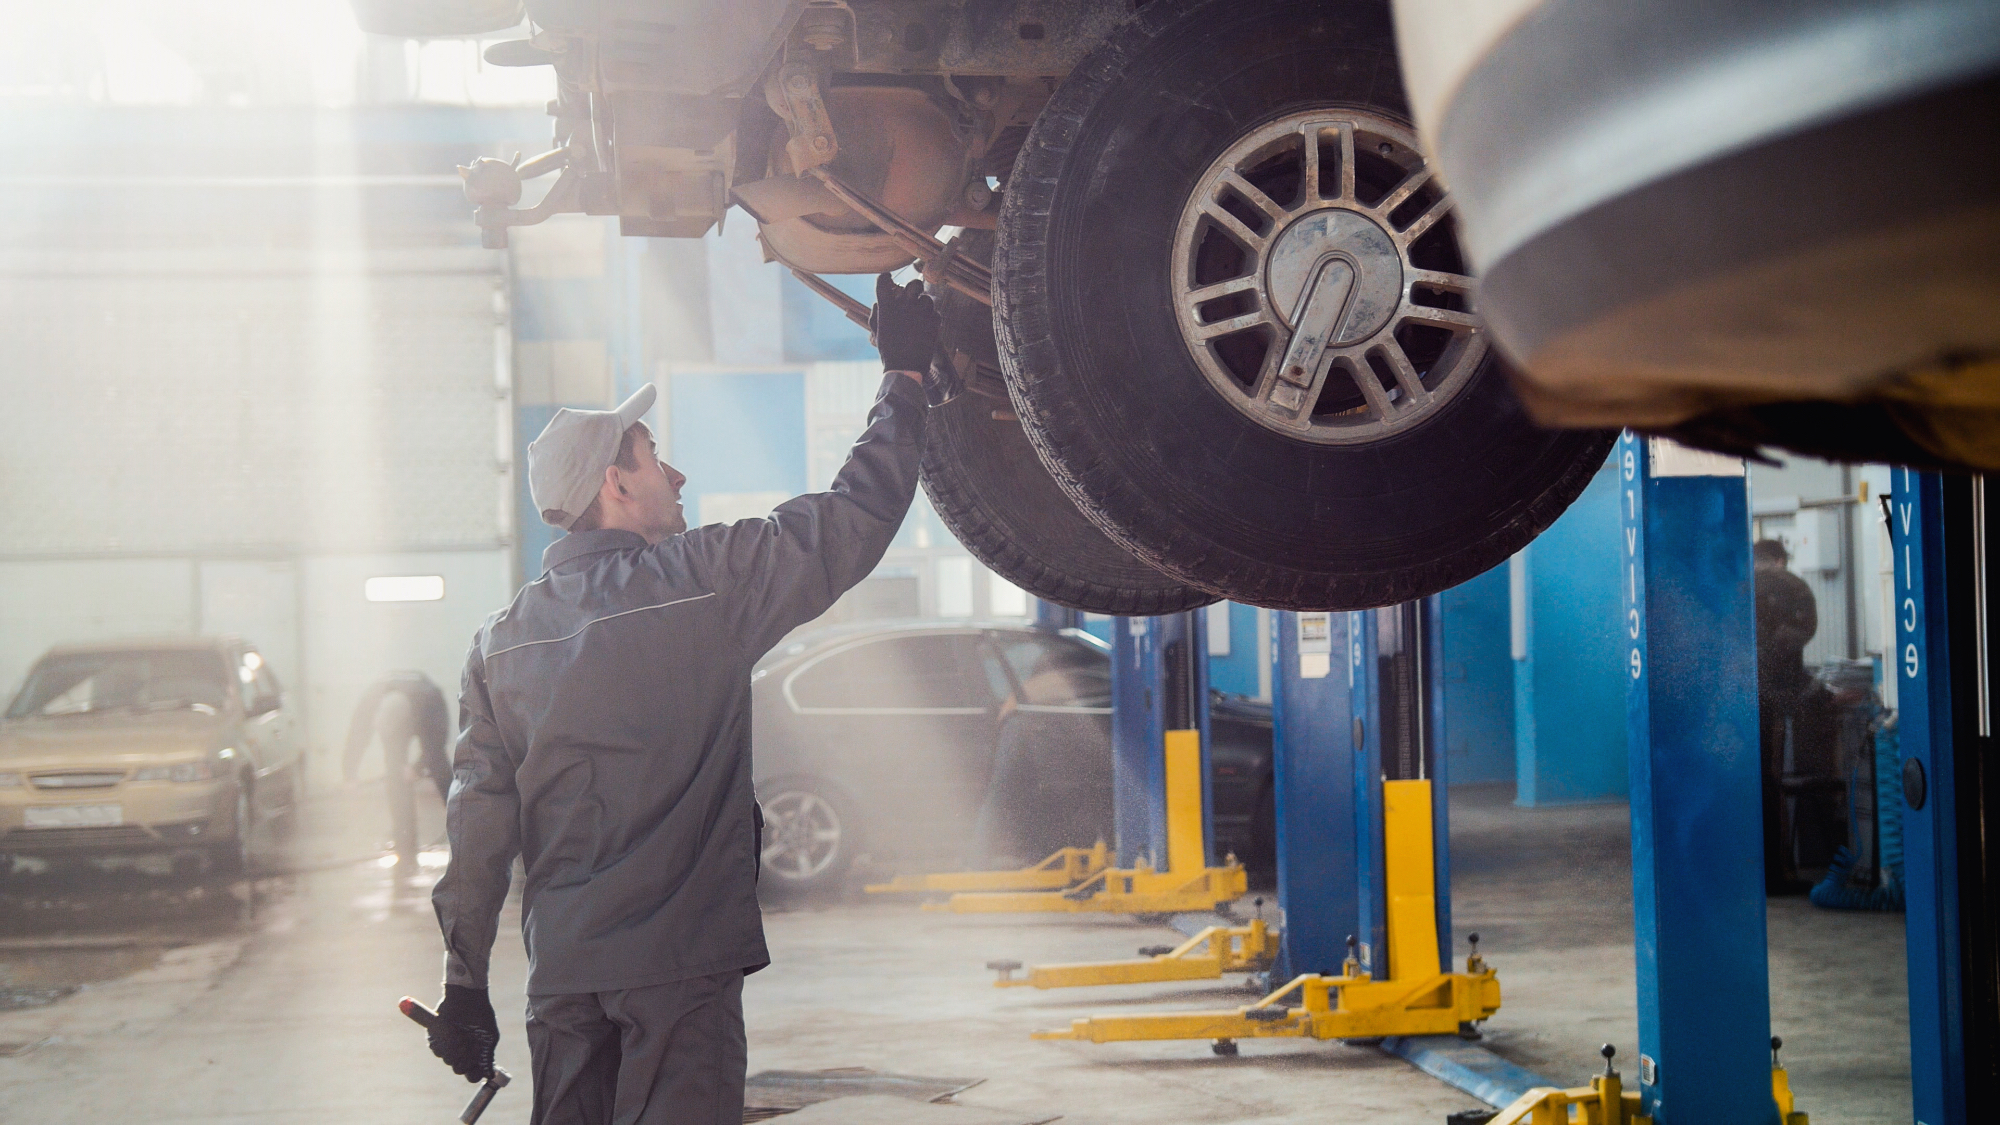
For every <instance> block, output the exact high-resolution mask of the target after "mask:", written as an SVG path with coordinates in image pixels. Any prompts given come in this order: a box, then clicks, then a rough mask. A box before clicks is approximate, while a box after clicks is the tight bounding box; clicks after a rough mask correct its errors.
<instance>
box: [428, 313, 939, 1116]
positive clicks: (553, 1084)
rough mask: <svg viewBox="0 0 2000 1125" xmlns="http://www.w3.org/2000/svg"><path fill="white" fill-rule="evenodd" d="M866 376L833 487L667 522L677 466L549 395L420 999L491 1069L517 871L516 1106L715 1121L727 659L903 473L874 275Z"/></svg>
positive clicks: (840, 580) (920, 400) (736, 989)
mask: <svg viewBox="0 0 2000 1125" xmlns="http://www.w3.org/2000/svg"><path fill="white" fill-rule="evenodd" d="M874 321H875V339H876V343H877V346H878V347H879V348H880V349H881V353H882V366H883V368H884V370H885V372H886V378H885V379H884V381H883V384H882V389H881V391H880V393H879V395H878V397H877V398H876V400H875V406H874V409H873V410H872V411H871V412H870V414H869V423H868V428H867V430H865V431H864V432H863V433H862V435H861V438H860V440H859V441H857V442H856V443H855V445H854V449H853V452H852V453H851V454H850V455H849V456H848V459H847V464H846V465H845V466H844V467H843V468H842V469H841V470H840V472H839V474H838V475H837V476H836V477H835V478H834V481H833V487H832V489H831V490H830V491H827V492H821V493H814V494H810V495H806V496H800V497H798V498H796V499H793V500H790V501H787V502H786V503H784V504H780V505H779V506H778V507H777V509H776V510H774V511H773V512H772V513H771V514H770V516H769V517H768V518H765V519H752V520H743V521H741V522H739V523H735V524H730V525H727V526H724V525H719V524H717V525H710V526H707V527H699V528H695V529H694V530H692V531H690V530H688V529H687V522H686V519H685V518H684V516H683V514H682V509H681V503H680V496H681V486H682V485H683V484H684V483H686V478H685V477H683V476H682V475H681V474H680V473H678V472H676V471H675V470H674V469H673V468H672V467H670V466H669V465H667V463H666V462H664V461H661V460H659V459H658V457H657V456H656V454H655V451H654V443H653V437H652V434H651V433H650V432H649V431H648V430H647V429H646V427H645V425H644V424H642V423H640V422H639V418H640V416H641V415H643V414H645V413H646V411H647V409H648V408H649V407H650V406H651V405H652V403H653V398H654V394H655V392H654V389H653V387H652V386H650V385H647V386H644V387H641V388H640V389H639V391H638V393H637V394H634V395H633V396H632V397H631V398H630V399H628V400H627V401H626V402H625V403H624V405H622V406H620V407H619V408H618V409H617V410H615V411H603V410H591V411H580V410H567V409H566V410H561V411H558V412H557V414H556V416H555V418H554V419H552V420H551V421H550V422H549V424H548V427H547V428H546V429H544V430H543V431H542V433H541V436H540V437H538V438H536V439H535V441H534V443H533V444H532V445H530V446H529V447H528V481H529V488H530V491H531V492H532V493H533V495H534V500H535V506H536V508H537V509H538V510H540V511H541V513H542V518H543V519H544V520H546V521H547V522H549V523H551V524H554V525H555V526H557V527H560V528H562V529H564V530H565V531H567V532H568V534H567V535H566V536H564V537H563V538H561V539H559V540H557V541H556V542H555V543H554V544H552V545H551V546H550V547H549V549H548V550H547V551H546V552H544V553H543V556H542V563H543V573H542V575H541V576H540V577H539V578H537V579H535V580H534V581H533V582H530V583H528V584H527V585H526V586H524V587H522V589H521V591H520V593H518V594H516V595H515V597H514V601H513V603H512V604H510V605H509V606H508V607H507V608H506V609H504V610H501V611H500V612H498V613H496V614H494V615H493V616H492V617H490V618H488V619H487V621H486V624H485V625H483V626H482V627H481V628H480V630H479V632H478V634H477V635H476V636H475V637H474V638H473V643H472V651H471V653H470V655H469V656H468V657H467V658H466V665H465V676H464V685H463V687H462V689H461V694H460V699H459V716H460V719H459V735H458V746H457V751H456V755H455V757H454V760H453V767H454V770H455V773H454V776H453V781H452V788H451V799H450V801H449V803H448V806H447V812H446V828H447V833H448V835H449V836H450V840H451V861H450V865H449V866H448V867H447V868H446V869H445V873H444V877H443V878H442V879H440V880H439V881H438V884H437V887H436V888H435V890H434V891H433V893H432V896H431V897H432V902H433V904H434V905H435V907H436V909H437V916H438V924H439V926H440V928H441V929H442V930H443V932H444V942H445V987H444V992H445V995H444V1000H443V1002H442V1003H441V1004H439V1006H438V1015H439V1016H440V1017H442V1018H441V1020H440V1023H439V1026H438V1028H437V1029H436V1030H434V1031H433V1032H432V1035H431V1049H432V1050H433V1051H434V1052H436V1053H437V1055H438V1056H439V1057H440V1058H442V1059H444V1060H445V1061H446V1062H447V1063H448V1064H450V1066H451V1068H452V1069H453V1070H454V1071H456V1072H457V1073H459V1074H462V1075H464V1076H465V1077H466V1078H467V1079H468V1080H469V1081H478V1080H481V1079H483V1078H485V1077H486V1075H487V1074H488V1073H490V1072H491V1070H492V1068H493V1049H494V1045H495V1044H496V1043H498V1041H499V1028H498V1024H497V1023H496V1021H495V1019H494V1015H493V1007H492V1004H491V1003H490V1002H489V1000H488V998H487V990H486V985H487V964H488V957H489V955H490V953H491V950H492V946H493V939H494V931H495V929H496V927H497V926H498V922H499V914H500V907H501V903H502V901H503V900H504V899H505V898H506V896H507V886H508V880H509V875H510V870H511V867H512V864H513V862H514V858H515V856H516V855H517V854H518V855H519V857H520V859H521V863H522V866H523V868H524V870H525V872H526V878H525V881H524V884H523V887H522V892H521V919H522V921H521V928H522V936H523V938H524V939H525V941H526V943H527V947H528V1029H527V1030H528V1048H529V1051H530V1053H531V1055H532V1057H533V1074H534V1110H533V1118H532V1120H533V1122H534V1125H558V1123H561V1125H570V1123H579V1125H581V1123H593V1125H595V1123H603V1122H610V1121H612V1120H613V1119H614V1118H615V1119H616V1120H617V1121H618V1122H619V1123H620V1125H651V1123H665V1122H673V1123H675V1125H737V1122H739V1121H741V1120H742V1113H743V1084H744V1067H745V1062H746V1054H745V1043H744V1034H743V978H744V976H745V975H746V974H748V973H752V972H755V971H757V970H758V969H760V968H762V967H763V966H764V965H766V964H767V963H769V961H770V955H769V953H767V952H766V951H765V946H764V929H763V918H762V915H761V914H760V913H759V911H758V907H757V868H758V863H759V855H760V852H761V850H762V841H761V836H762V830H763V819H762V816H761V814H760V813H759V811H758V809H757V803H756V800H755V798H754V796H753V794H752V792H751V786H750V780H751V770H750V671H751V667H752V665H754V664H755V663H756V661H757V659H758V657H760V656H762V655H763V654H764V652H765V651H766V650H767V649H769V648H770V647H771V646H772V645H774V644H776V643H777V642H778V640H779V639H780V638H782V637H783V636H784V635H785V634H786V633H787V632H789V631H790V630H792V629H793V628H795V627H797V626H799V625H801V624H804V623H805V622H807V621H810V620H812V619H813V618H815V617H818V616H819V615H820V614H821V613H823V612H825V611H826V609H827V608H828V607H830V606H831V605H832V604H833V602H834V599H836V598H838V597H839V596H840V595H841V594H842V593H844V592H845V591H846V590H847V589H848V588H849V587H851V586H853V585H854V584H855V583H857V582H859V581H860V580H861V579H862V578H864V577H866V576H867V575H868V573H869V572H870V571H871V570H873V569H874V567H875V564H876V563H877V562H878V561H879V560H880V559H881V557H882V553H883V551H885V550H886V549H887V548H888V546H889V542H890V540H891V539H892V538H893V537H894V536H895V534H896V530H897V528H898V527H899V526H900V525H901V524H902V521H903V516H904V513H905V512H907V511H908V509H909V506H910V499H911V496H912V495H913V494H914V492H915V490H916V486H917V460H918V455H919V453H920V451H921V449H922V446H923V431H924V422H925V409H926V408H925V404H924V394H923V388H922V384H921V379H922V375H921V373H922V372H923V371H926V370H927V369H928V368H929V366H930V361H931V356H932V352H933V351H934V350H935V348H936V344H937V314H936V313H935V311H933V309H932V308H931V303H930V299H929V298H927V297H925V296H923V294H922V291H921V286H920V285H919V284H917V283H912V284H911V285H910V287H909V288H908V289H901V288H898V287H897V286H895V285H894V284H892V283H891V282H890V281H889V278H888V276H887V275H886V274H885V275H883V276H882V277H881V278H879V279H878V280H877V282H876V305H875V316H874Z"/></svg>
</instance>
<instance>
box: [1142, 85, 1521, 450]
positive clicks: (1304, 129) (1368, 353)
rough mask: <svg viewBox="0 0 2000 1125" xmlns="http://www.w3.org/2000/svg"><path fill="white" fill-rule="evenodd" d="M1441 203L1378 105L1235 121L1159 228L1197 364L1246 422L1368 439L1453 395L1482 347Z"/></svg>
mask: <svg viewBox="0 0 2000 1125" xmlns="http://www.w3.org/2000/svg"><path fill="white" fill-rule="evenodd" d="M1449 212H1450V201H1449V199H1448V198H1447V197H1446V195H1445V193H1444V191H1443V189H1442V188H1441V187H1440V186H1439V185H1438V184H1437V182H1436V181H1435V179H1434V178H1433V177H1432V176H1431V174H1430V171H1429V169H1428V168H1427V167H1426V166H1425V163H1424V156H1423V153H1422V151H1421V150H1420V149H1419V148H1418V147H1417V143H1416V138H1415V136H1414V135H1413V134H1411V132H1410V131H1409V129H1408V128H1407V127H1406V126H1403V125H1401V124H1399V123H1397V122H1395V121H1392V120H1390V119H1388V118H1384V117H1380V116H1377V115H1374V114H1371V113H1366V112H1361V111H1353V110H1316V111H1303V112H1299V113H1294V114H1291V115H1290V116H1287V117H1284V118H1281V119H1279V120H1277V121H1273V122H1271V123H1269V124H1267V125H1263V126H1261V127H1259V128H1257V129H1255V130H1252V131H1251V132H1249V133H1247V134H1245V135H1244V136H1243V137H1242V138H1240V139H1239V140H1237V141H1236V143H1235V144H1233V145H1231V146H1230V147H1229V148H1228V149H1227V150H1226V151H1224V152H1223V153H1222V155H1220V156H1218V157H1217V158H1216V159H1215V160H1214V162H1213V163H1211V164H1210V166H1209V168H1208V171H1207V172H1206V173H1205V174H1204V175H1203V177H1202V178H1201V180H1200V181H1198V182H1197V183H1196V185H1195V189H1194V191H1193V193H1192V194H1191V195H1190V197H1189V199H1188V202H1187V206H1186V207H1185V208H1184V209H1183V211H1182V215H1181V221H1180V224H1179V226H1178V228H1177V230H1176V231H1175V236H1174V261H1173V280H1172V284H1173V287H1174V288H1173V296H1174V313H1175V317H1176V319H1177V320H1178V322H1179V324H1180V328H1181V332H1182V338H1183V340H1184V341H1185V342H1186V343H1187V346H1188V350H1189V351H1190V353H1192V355H1193V357H1194V359H1195V362H1196V365H1197V366H1198V367H1200V369H1201V371H1202V374H1203V375H1204V376H1205V377H1206V378H1207V379H1208V382H1209V384H1210V385H1211V386H1212V387H1213V388H1214V389H1215V390H1216V391H1217V392H1218V393H1220V395H1221V396H1222V398H1223V399H1224V401H1227V402H1228V403H1229V404H1230V405H1231V406H1232V407H1234V408H1235V409H1237V410H1238V411H1240V412H1242V413H1243V414H1245V415H1247V416H1249V417H1250V418H1251V419H1253V420H1254V421H1256V422H1257V424H1258V425H1260V426H1263V427H1264V428H1266V429H1270V430H1274V431H1277V432H1279V433H1282V434H1284V435H1286V436H1288V437H1292V438H1297V439H1300V440H1304V441H1308V442H1313V443H1317V444H1328V445H1338V444H1355V443H1360V442H1367V441H1374V440H1378V439H1380V438H1382V437H1385V436H1388V435H1389V434H1391V433H1393V432H1397V431H1401V430H1404V429H1407V428H1409V427H1411V426H1414V425H1416V424H1418V423H1420V422H1422V421H1423V420H1424V419H1426V418H1428V417H1429V416H1431V415H1432V414H1434V413H1435V412H1436V411H1437V410H1438V409H1439V408H1440V407H1442V406H1443V405H1444V404H1445V403H1446V402H1448V401H1450V400H1451V399H1452V398H1453V397H1454V396H1456V394H1457V393H1458V391H1459V390H1461V389H1462V388H1463V387H1464V386H1465V385H1466V384H1467V383H1468V382H1469V381H1470V379H1471V376H1472V373H1473V372H1474V371H1476V370H1477V369H1478V367H1479V365H1480V363H1481V362H1482V361H1483V360H1484V358H1485V354H1486V336H1485V332H1484V329H1483V327H1482V326H1481V324H1480V321H1479V318H1478V315H1477V313H1476V311H1475V308H1474V301H1475V299H1476V295H1477V287H1476V285H1475V283H1474V281H1473V280H1472V278H1471V277H1470V276H1469V275H1468V274H1467V272H1466V270H1465V266H1464V263H1463V260H1462V258H1461V255H1460V253H1459V250H1458V245H1457V242H1456V240H1455V238H1454V237H1453V236H1452V232H1451V229H1450V227H1449V220H1448V215H1449Z"/></svg>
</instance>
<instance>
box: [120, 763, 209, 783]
mask: <svg viewBox="0 0 2000 1125" xmlns="http://www.w3.org/2000/svg"><path fill="white" fill-rule="evenodd" d="M214 777H215V767H214V766H213V765H210V764H209V763H208V762H207V761H206V760H203V761H199V762H175V763H174V764H173V765H171V766H146V767H145V768H143V769H141V770H139V771H138V772H137V773H134V774H133V775H132V780H133V781H208V780H211V779H212V778H214Z"/></svg>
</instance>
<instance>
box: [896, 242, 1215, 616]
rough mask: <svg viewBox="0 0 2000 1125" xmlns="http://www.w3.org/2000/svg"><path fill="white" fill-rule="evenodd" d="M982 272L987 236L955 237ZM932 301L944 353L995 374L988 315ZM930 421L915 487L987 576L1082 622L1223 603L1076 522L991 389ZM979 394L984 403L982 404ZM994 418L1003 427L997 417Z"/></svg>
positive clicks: (946, 298)
mask: <svg viewBox="0 0 2000 1125" xmlns="http://www.w3.org/2000/svg"><path fill="white" fill-rule="evenodd" d="M960 237H961V239H962V240H964V242H965V244H966V245H967V248H968V250H969V251H970V252H971V253H972V254H973V255H975V256H977V257H978V258H979V259H981V260H982V261H983V260H985V259H986V258H988V257H990V250H991V245H992V244H991V241H990V237H991V236H989V235H987V234H986V233H985V232H983V231H967V232H966V233H965V234H964V235H961V236H960ZM930 294H931V299H932V300H933V301H935V302H937V305H938V311H939V313H940V315H941V317H942V325H941V329H940V336H941V342H942V344H943V347H942V349H941V350H942V352H943V354H944V355H945V356H946V357H947V361H949V357H952V356H954V355H963V356H964V357H965V358H966V359H967V360H969V361H970V363H971V364H975V365H978V367H981V368H985V369H986V370H988V371H991V372H994V373H995V374H997V373H998V370H999V352H998V347H997V345H996V344H995V342H994V338H993V315H992V313H991V311H990V310H988V309H987V308H986V306H985V305H982V304H980V303H979V302H977V301H974V300H973V299H972V298H970V297H967V296H965V295H964V294H962V293H959V292H958V291H957V290H954V289H950V288H948V287H945V286H933V287H931V289H930ZM972 383H973V386H975V387H979V388H980V390H967V391H966V392H964V393H962V394H960V395H959V396H958V397H957V398H955V399H953V400H952V401H950V402H948V403H946V404H945V405H943V406H940V407H936V408H934V409H933V410H932V411H931V414H930V423H929V424H928V425H927V426H926V427H925V434H924V456H923V477H922V479H923V483H924V493H925V494H926V495H928V496H929V497H930V500H931V507H932V508H933V509H935V510H936V511H937V514H938V518H939V519H940V520H942V521H943V522H944V525H945V526H946V527H947V528H949V529H951V533H952V535H953V536H955V537H957V539H958V541H959V542H960V543H962V544H964V545H965V549H966V550H967V551H970V552H971V553H972V556H973V557H974V558H976V559H978V560H979V561H980V562H982V563H984V564H986V566H987V568H988V569H990V570H992V571H993V572H994V573H995V574H998V575H999V576H1000V577H1002V578H1005V579H1006V580H1007V581H1009V582H1012V583H1013V584H1014V585H1016V586H1019V587H1020V588H1021V589H1023V590H1026V591H1027V592H1028V593H1030V594H1033V595H1034V596H1035V597H1038V598H1040V599H1042V600H1043V601H1046V602H1054V603H1055V604H1057V605H1061V606H1067V607H1069V608H1071V609H1080V610H1083V611H1084V612H1086V613H1110V614H1123V615H1137V616H1150V615H1156V614H1163V613H1178V612H1180V611H1181V610H1185V609H1195V608H1197V607H1199V606H1205V605H1208V604H1209V603H1211V602H1214V601H1217V600H1219V599H1218V598H1217V596H1216V595H1214V594H1211V593H1209V592H1208V591H1206V590H1202V589H1198V588H1196V587H1192V586H1189V585H1188V584H1187V583H1185V582H1182V581H1180V580H1178V579H1175V578H1169V577H1168V576H1167V575H1165V574H1162V573H1161V572H1160V571H1158V570H1156V569H1154V568H1153V567H1151V566H1148V565H1147V564H1145V563H1143V562H1141V561H1139V559H1138V557H1137V556H1135V555H1133V554H1132V552H1131V551H1128V550H1126V549H1125V548H1124V547H1121V546H1119V545H1118V544H1117V543H1116V542H1113V541H1112V539H1111V537H1110V536H1107V535H1106V534H1104V532H1103V530H1101V529H1100V528H1099V527H1098V526H1097V525H1096V524H1094V523H1092V522H1090V520H1089V519H1088V518H1086V517H1085V516H1084V514H1083V513H1082V512H1080V511H1078V510H1077V507H1076V505H1075V504H1074V503H1072V502H1071V501H1070V499H1069V497H1068V496H1066V495H1064V494H1063V491H1062V489H1060V488H1058V487H1057V486H1056V482H1055V480H1054V479H1053V478H1051V477H1050V476H1049V471H1048V469H1047V468H1046V467H1044V466H1043V464H1042V462H1041V459H1040V458H1039V457H1037V456H1036V455H1035V447H1034V446H1033V445H1031V444H1029V442H1028V436H1027V435H1026V434H1025V433H1023V432H1022V431H1021V423H1020V422H1018V421H1015V420H1014V419H1013V418H1010V417H1007V415H1008V414H1011V413H1013V411H1014V406H1013V403H1012V402H1011V401H1010V400H1009V399H1007V398H1002V397H995V395H994V394H993V393H992V392H998V393H999V394H1001V395H1004V394H1005V393H1006V392H1005V386H1004V384H1003V383H1001V382H999V381H998V380H997V379H981V378H980V377H979V376H978V375H977V374H975V375H974V377H973V380H972ZM982 391H985V392H986V393H982ZM996 412H998V413H999V414H1000V415H1001V417H998V418H996V417H994V414H995V413H996Z"/></svg>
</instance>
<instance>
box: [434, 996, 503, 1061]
mask: <svg viewBox="0 0 2000 1125" xmlns="http://www.w3.org/2000/svg"><path fill="white" fill-rule="evenodd" d="M437 1014H438V1022H437V1025H436V1026H435V1027H432V1028H431V1033H430V1039H431V1054H433V1055H436V1056H437V1057H438V1058H441V1059H443V1060H444V1063H445V1065H446V1066H448V1067H450V1068H451V1069H452V1073H454V1074H462V1075H464V1076H465V1080H466V1081H467V1082H484V1081H486V1079H487V1077H488V1076H489V1075H491V1074H492V1073H493V1048H495V1047H498V1046H499V1045H500V1024H499V1021H497V1020H495V1019H494V1018H493V1002H492V1001H491V1000H488V999H487V998H486V990H485V989H483V988H467V987H465V986H464V985H458V984H447V985H445V986H444V999H443V1000H440V1001H439V1002H438V1006H437Z"/></svg>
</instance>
